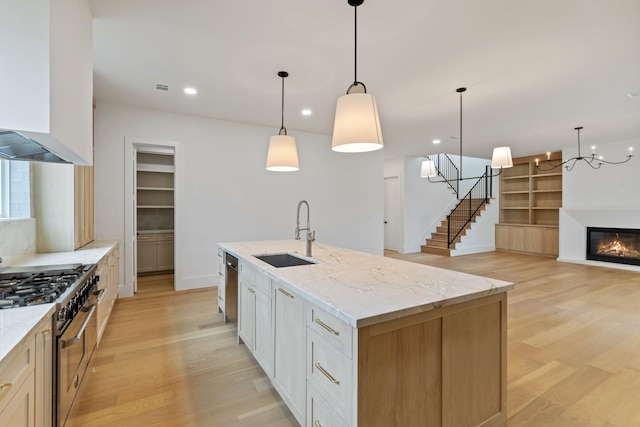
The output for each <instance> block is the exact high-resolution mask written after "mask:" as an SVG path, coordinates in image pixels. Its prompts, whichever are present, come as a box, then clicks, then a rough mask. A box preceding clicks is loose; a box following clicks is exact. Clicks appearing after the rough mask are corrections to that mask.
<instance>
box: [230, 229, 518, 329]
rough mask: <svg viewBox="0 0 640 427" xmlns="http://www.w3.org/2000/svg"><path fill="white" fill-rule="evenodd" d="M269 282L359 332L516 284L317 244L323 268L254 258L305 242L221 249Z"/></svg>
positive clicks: (298, 248)
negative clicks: (282, 285)
mask: <svg viewBox="0 0 640 427" xmlns="http://www.w3.org/2000/svg"><path fill="white" fill-rule="evenodd" d="M219 246H220V247H221V248H222V249H223V250H225V251H227V252H230V253H231V254H234V255H236V256H237V257H238V258H241V259H244V260H246V261H247V262H250V263H252V264H253V265H255V266H256V267H257V268H258V269H259V270H261V271H262V272H264V273H265V274H267V275H268V276H270V277H272V278H275V279H277V280H281V281H283V282H285V283H287V284H288V285H290V286H293V287H294V288H295V289H297V290H298V291H299V292H300V293H301V294H303V295H304V296H305V298H306V299H308V300H309V301H311V302H312V303H314V304H317V305H318V306H320V307H321V308H323V309H325V310H327V311H328V312H330V313H333V314H334V315H336V316H337V317H339V318H341V319H343V320H344V321H346V322H348V323H349V324H350V325H351V326H354V327H363V326H367V325H370V324H374V323H378V322H382V321H386V320H391V319H396V318H400V317H404V316H408V315H411V314H415V313H420V312H424V311H428V310H433V309H438V308H440V307H443V306H447V305H452V304H457V303H460V302H464V301H470V300H474V299H477V298H481V297H484V296H488V295H492V294H496V293H500V292H506V291H508V290H510V289H513V284H512V283H509V282H504V281H501V280H496V279H490V278H487V277H481V276H475V275H471V274H466V273H460V272H457V271H451V270H445V269H442V268H437V267H432V266H427V265H423V264H417V263H412V262H408V261H402V260H397V259H393V258H387V257H383V256H378V255H372V254H368V253H364V252H358V251H353V250H349V249H344V248H338V247H335V246H329V245H324V244H321V243H316V242H314V243H313V250H312V257H311V258H310V259H311V260H313V261H315V262H317V264H311V265H304V266H295V267H286V268H276V267H272V266H271V265H269V264H267V263H265V262H263V261H261V260H259V259H257V258H255V257H254V255H266V254H277V253H295V254H296V255H298V256H301V257H302V258H305V256H304V254H305V242H304V241H303V240H277V241H262V242H231V243H220V244H219Z"/></svg>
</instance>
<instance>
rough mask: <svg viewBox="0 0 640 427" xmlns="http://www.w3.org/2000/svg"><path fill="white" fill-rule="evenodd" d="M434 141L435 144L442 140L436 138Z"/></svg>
mask: <svg viewBox="0 0 640 427" xmlns="http://www.w3.org/2000/svg"><path fill="white" fill-rule="evenodd" d="M432 142H433V143H434V144H440V140H439V139H434V140H433V141H432Z"/></svg>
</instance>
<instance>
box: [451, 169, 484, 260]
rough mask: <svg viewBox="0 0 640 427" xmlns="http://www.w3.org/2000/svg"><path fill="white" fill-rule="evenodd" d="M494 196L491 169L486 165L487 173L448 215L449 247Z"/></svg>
mask: <svg viewBox="0 0 640 427" xmlns="http://www.w3.org/2000/svg"><path fill="white" fill-rule="evenodd" d="M491 197H493V180H492V179H491V171H490V168H489V166H486V168H485V173H484V175H482V176H481V177H480V178H479V179H478V181H477V182H476V183H475V184H474V185H473V187H471V190H469V192H468V193H467V195H466V196H464V197H463V198H462V199H460V200H459V201H458V204H457V205H456V207H455V208H454V209H453V210H452V211H451V213H450V214H449V215H447V247H450V246H451V244H452V243H453V241H454V240H455V239H456V238H457V237H458V235H459V234H460V233H462V230H464V229H465V227H466V226H467V224H469V223H470V222H471V220H472V219H473V218H474V216H475V214H476V213H477V212H478V211H479V210H480V208H482V206H483V205H484V204H485V203H487V202H488V201H489V199H490V198H491Z"/></svg>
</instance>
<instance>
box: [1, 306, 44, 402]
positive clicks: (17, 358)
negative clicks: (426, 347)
mask: <svg viewBox="0 0 640 427" xmlns="http://www.w3.org/2000/svg"><path fill="white" fill-rule="evenodd" d="M16 310H19V308H18V309H16ZM35 345H36V340H35V339H34V336H33V334H32V333H29V334H28V335H27V336H26V337H25V338H24V339H23V340H22V342H20V343H19V344H18V345H17V346H15V347H14V348H13V350H11V352H10V353H9V354H7V356H6V357H5V358H4V359H3V360H2V362H0V412H2V410H3V409H4V408H5V407H6V406H7V405H8V404H9V402H10V401H11V399H12V398H13V396H15V395H16V394H17V393H18V390H19V389H20V387H21V386H22V384H23V383H24V382H25V380H26V379H27V378H28V377H29V374H30V373H31V371H33V369H34V368H35V355H36V353H35Z"/></svg>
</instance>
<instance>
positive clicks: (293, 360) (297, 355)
mask: <svg viewBox="0 0 640 427" xmlns="http://www.w3.org/2000/svg"><path fill="white" fill-rule="evenodd" d="M273 301H274V344H273V345H274V369H273V380H272V381H273V385H274V387H275V388H276V390H277V391H278V393H280V396H281V397H282V399H283V400H284V401H285V403H287V406H288V407H289V409H290V410H291V412H292V413H293V415H294V416H295V417H296V419H297V420H298V422H299V423H300V424H303V422H304V418H305V417H304V414H305V407H306V392H305V391H306V380H305V371H306V370H305V364H306V357H305V349H306V346H305V342H306V325H305V323H304V300H303V299H302V298H301V297H300V296H299V295H298V294H297V293H296V292H295V291H294V290H293V289H291V287H289V286H287V285H285V284H283V283H280V282H276V281H274V283H273Z"/></svg>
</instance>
